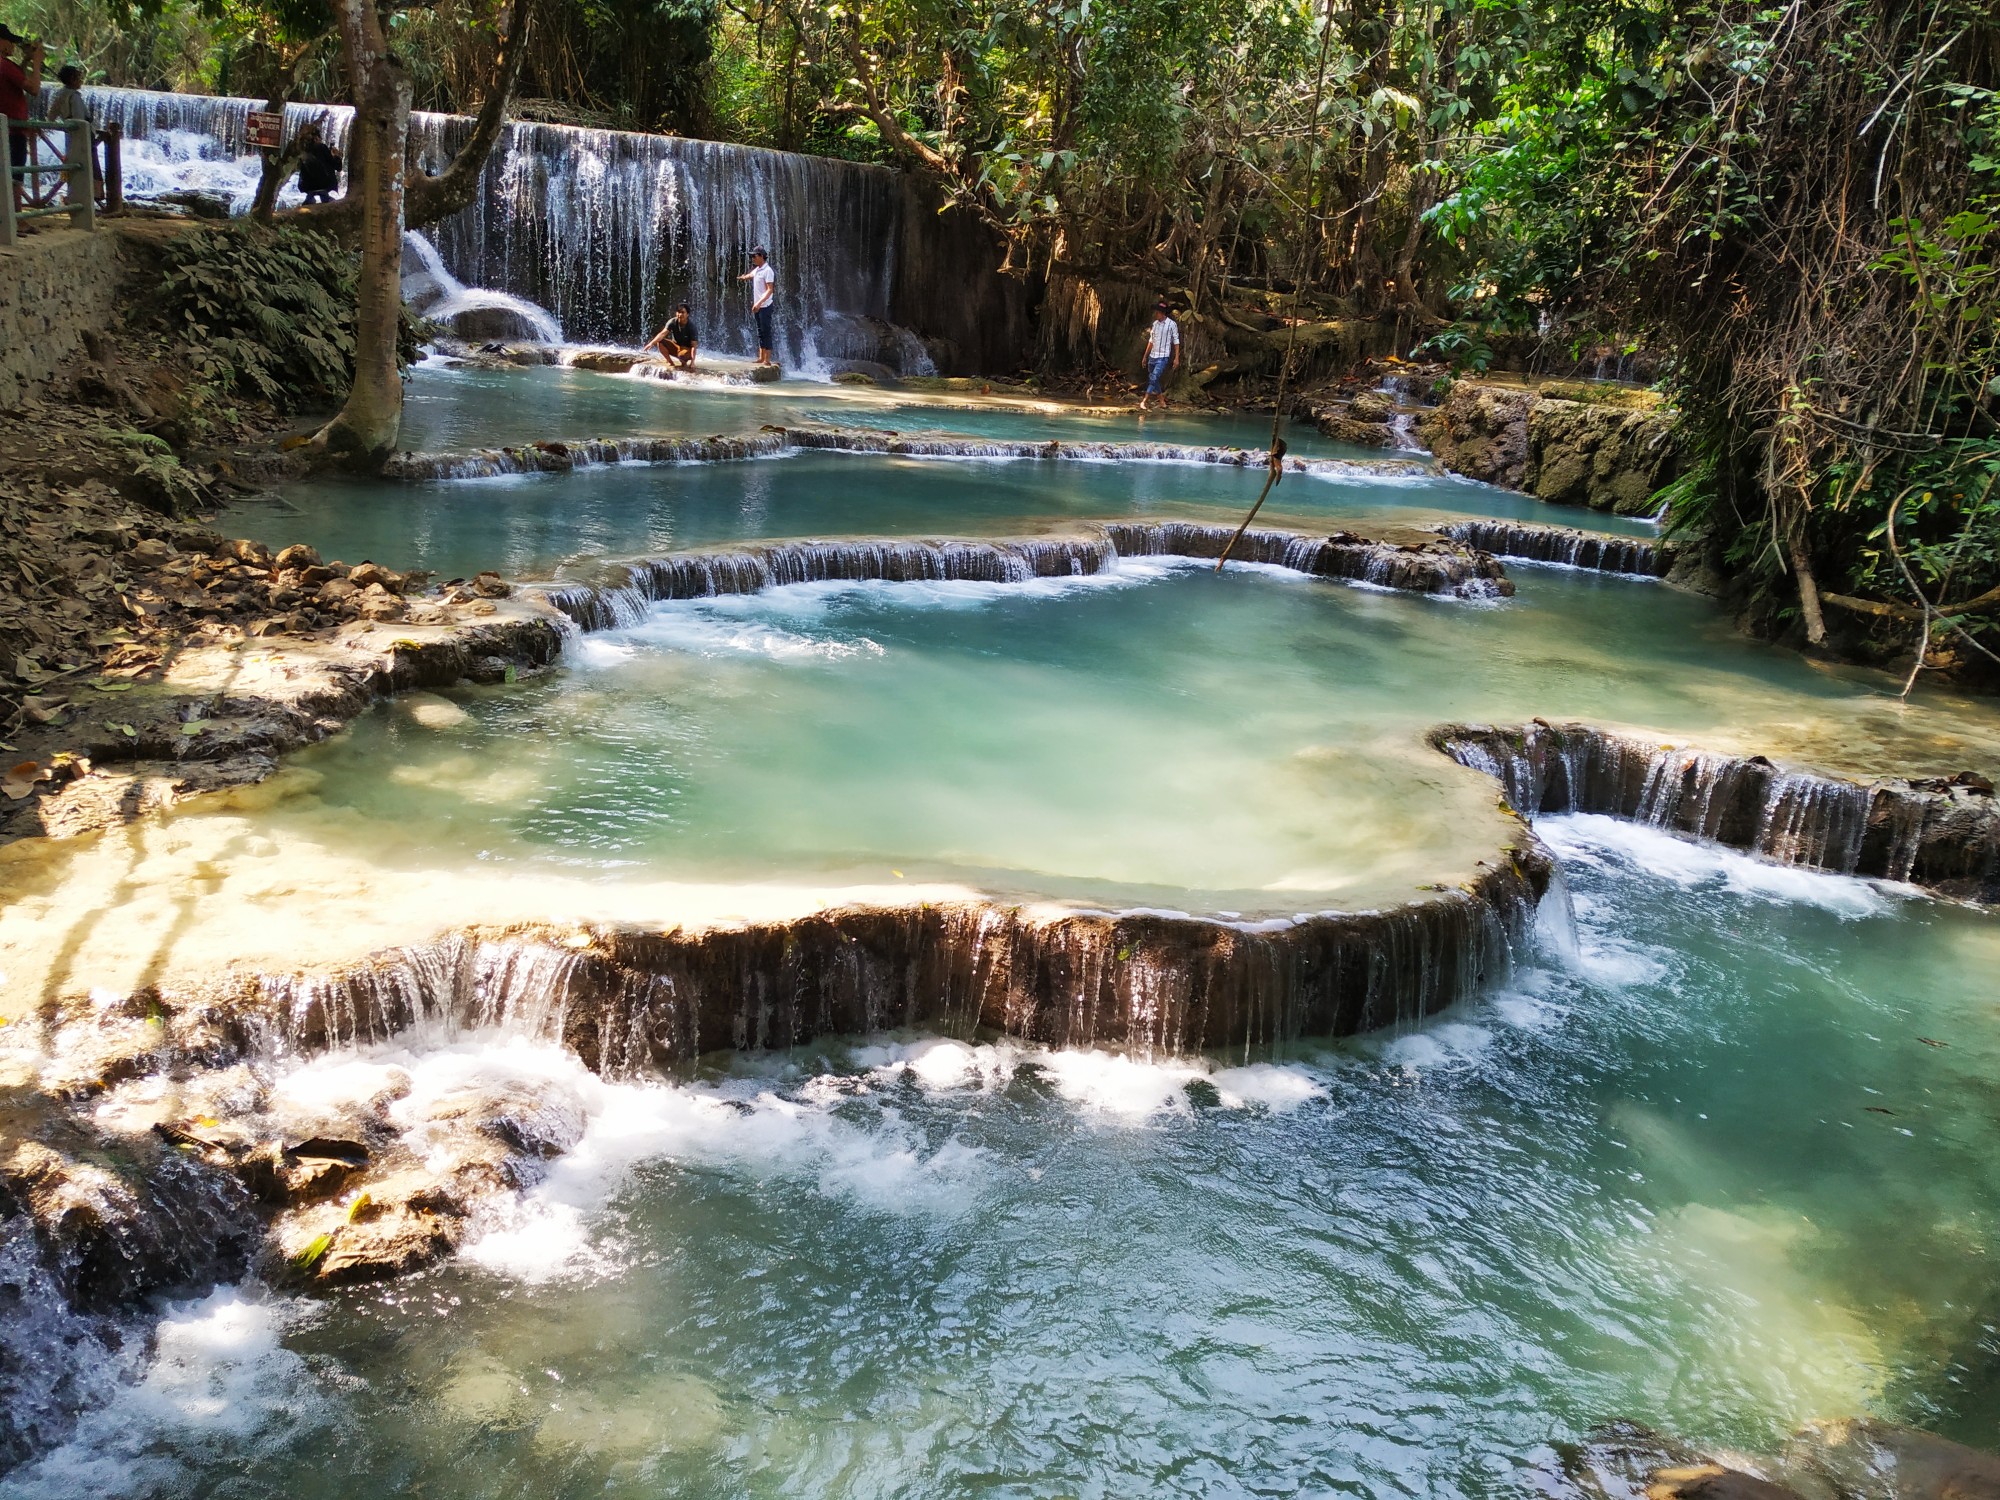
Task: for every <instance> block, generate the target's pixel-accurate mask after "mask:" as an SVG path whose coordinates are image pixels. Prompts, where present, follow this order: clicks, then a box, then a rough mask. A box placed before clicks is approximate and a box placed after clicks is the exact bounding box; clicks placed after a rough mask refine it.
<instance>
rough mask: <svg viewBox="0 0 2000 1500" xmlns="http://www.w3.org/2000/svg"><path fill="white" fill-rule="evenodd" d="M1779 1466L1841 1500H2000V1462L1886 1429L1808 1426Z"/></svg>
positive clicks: (1852, 1424)
mask: <svg viewBox="0 0 2000 1500" xmlns="http://www.w3.org/2000/svg"><path fill="white" fill-rule="evenodd" d="M1779 1467H1780V1470H1781V1472H1783V1473H1784V1475H1785V1477H1786V1478H1787V1479H1788V1480H1789V1481H1790V1482H1792V1483H1794V1484H1796V1485H1798V1487H1799V1488H1800V1489H1812V1490H1818V1491H1821V1492H1826V1491H1830V1492H1831V1493H1833V1494H1835V1495H1838V1496H1840V1497H1841V1500H2000V1456H1995V1455H1994V1454H1991V1453H1983V1452H1981V1451H1980V1450H1978V1449H1976V1448H1968V1447H1966V1446H1965V1445H1963V1444H1962V1443H1954V1442H1951V1441H1949V1440H1947V1439H1945V1438H1941V1437H1937V1436H1935V1435H1933V1434H1931V1433H1928V1432H1918V1431H1916V1430H1914V1429H1912V1428H1908V1427H1895V1426H1892V1425H1890V1424H1888V1423H1886V1422H1876V1421H1870V1420H1865V1419H1863V1420H1856V1421H1840V1422H1811V1423H1808V1424H1807V1425H1806V1426H1804V1427H1802V1428H1800V1429H1799V1431H1798V1432H1797V1433H1796V1434H1795V1435H1794V1436H1793V1437H1792V1439H1791V1441H1790V1442H1789V1443H1787V1444H1786V1445H1785V1449H1784V1452H1783V1453H1782V1454H1781V1455H1780V1458H1779Z"/></svg>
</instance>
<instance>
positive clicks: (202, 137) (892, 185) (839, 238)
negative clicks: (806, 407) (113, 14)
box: [87, 88, 931, 373]
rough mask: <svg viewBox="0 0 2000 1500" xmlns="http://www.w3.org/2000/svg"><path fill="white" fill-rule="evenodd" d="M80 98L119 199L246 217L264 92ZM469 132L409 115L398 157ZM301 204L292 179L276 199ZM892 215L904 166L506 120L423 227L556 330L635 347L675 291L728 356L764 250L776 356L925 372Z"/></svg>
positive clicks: (460, 262)
mask: <svg viewBox="0 0 2000 1500" xmlns="http://www.w3.org/2000/svg"><path fill="white" fill-rule="evenodd" d="M87 97H88V98H89V100H90V103H91V107H92V109H93V110H94V111H95V112H96V115H97V118H98V119H99V120H101V121H106V122H113V121H115V122H116V123H117V124H118V125H119V126H120V127H121V128H122V130H123V131H124V135H125V138H126V141H127V142H128V145H127V147H126V153H125V160H126V171H127V176H128V180H129V181H130V184H131V189H132V196H134V197H145V196H149V195H156V194H158V193H160V192H163V191H167V190H169V189H172V188H181V189H195V190H197V191H202V192H207V193H212V194H215V195H217V196H218V197H220V198H222V199H224V200H226V201H227V202H228V203H229V205H230V206H231V208H232V209H233V210H234V211H235V212H238V213H241V212H244V211H247V209H248V208H249V206H250V203H251V200H252V198H253V197H254V195H255V192H256V186H257V179H258V173H259V170H260V168H261V160H260V158H259V157H258V156H257V154H256V153H255V152H253V151H251V150H250V149H249V147H248V145H247V121H248V116H249V114H250V112H251V111H252V110H258V109H262V108H263V105H262V103H261V102H259V101H257V100H254V99H242V98H226V97H209V96H200V95H188V94H170V93H157V92H153V91H150V90H144V89H103V88H100V89H91V90H88V91H87ZM285 115H286V121H287V126H288V128H289V129H293V130H296V129H297V128H298V127H299V126H301V125H303V124H304V123H306V122H307V121H308V120H318V121H320V122H322V124H323V127H324V129H325V131H326V134H327V136H328V138H329V140H332V141H337V142H341V143H343V144H344V142H345V139H346V135H347V131H348V127H349V125H350V124H351V122H352V119H353V111H352V110H351V109H349V108H347V107H345V106H338V105H298V104H294V105H288V106H287V107H286V110H285ZM471 130H472V121H471V120H470V119H468V118H466V117H464V116H461V115H439V114H428V113H422V112H419V113H416V114H413V115H412V116H411V119H410V134H411V142H412V154H413V155H414V157H415V158H416V160H417V161H418V162H419V163H420V164H421V165H422V166H423V167H424V168H425V169H426V170H429V171H439V170H442V169H443V167H444V166H445V165H446V164H448V163H449V162H450V160H451V158H452V156H453V154H454V152H455V151H456V150H457V148H458V146H459V145H460V144H461V143H462V142H463V141H464V140H465V139H466V138H467V136H468V135H469V134H470V133H471ZM297 201H298V194H297V191H296V189H294V188H292V187H291V186H289V185H288V186H287V187H286V189H285V191H284V193H283V194H282V195H281V197H280V202H281V203H285V204H291V203H296V202H297ZM904 211H905V210H904V189H903V184H902V181H901V178H900V176H899V174H898V173H896V172H895V171H893V170H891V169H889V168H887V167H876V166H867V165H863V164H860V163H854V162H843V161H835V160H830V159H828V158H824V157H814V156H802V155H796V154H793V153H789V152H780V151H765V150H761V149H758V148H756V147H750V146H732V145H723V144H719V143H717V142H712V141H691V140H685V139H681V138H678V137H670V136H654V135H635V134H629V133H626V132H621V131H611V130H587V129H582V128H579V127H575V126H568V125H541V124H532V123H528V122H516V123H514V124H511V125H509V126H507V127H506V128H505V129H504V130H503V131H502V133H501V137H500V140H499V143H498V144H497V145H496V146H495V147H494V150H493V154H492V156H491V157H490V158H489V160H488V162H487V165H486V170H485V174H484V177H483V179H482V183H481V188H480V195H479V198H478V199H477V201H475V203H474V204H473V205H472V206H471V207H470V208H468V209H466V210H465V211H463V212H462V213H459V214H456V215H454V216H452V217H451V218H449V219H446V220H444V221H443V222H441V223H439V224H436V225H433V226H431V227H430V229H429V230H428V234H429V236H430V239H431V241H433V242H434V243H435V245H436V248H437V250H438V252H439V255H440V256H441V260H442V265H443V266H444V267H445V268H447V270H448V274H449V275H450V276H451V277H452V278H453V279H454V280H456V281H457V282H458V283H460V284H461V285H462V286H464V287H473V288H483V289H487V290H490V291H493V292H498V293H505V294H507V295H509V296H511V297H513V298H515V299H518V300H519V301H521V302H525V303H528V304H532V305H533V306H534V307H536V308H545V309H547V310H548V311H549V312H550V313H551V314H552V315H553V316H554V318H555V320H556V322H557V323H558V324H559V325H560V329H561V332H562V335H563V337H565V338H567V339H569V340H573V341H594V342H607V343H620V344H627V345H631V344H638V343H641V342H643V341H644V340H645V339H646V338H647V337H648V336H649V335H650V334H651V333H652V332H653V331H654V330H655V329H657V328H658V327H659V326H660V324H661V323H663V322H665V321H666V317H667V315H668V313H669V312H670V310H671V308H672V306H673V304H674V303H675V302H677V301H681V300H683V299H684V300H686V301H687V302H688V303H689V304H690V306H691V309H692V312H693V315H694V319H695V323H696V326H697V327H698V328H699V329H700V330H701V335H702V345H703V347H704V348H707V349H711V350H713V351H715V352H717V353H724V354H738V355H742V354H752V353H754V352H755V343H754V330H753V329H752V327H751V320H750V313H749V306H750V303H749V295H748V292H747V291H746V290H745V289H744V287H742V286H740V285H738V284H737V282H736V280H735V278H736V277H737V276H738V275H739V274H740V273H741V272H743V271H744V270H746V269H747V268H748V256H749V252H750V250H751V249H752V248H753V247H754V246H757V245H763V246H765V247H766V248H767V249H768V250H769V251H770V253H771V260H772V265H773V267H774V269H775V270H776V271H777V273H778V297H777V322H778V338H779V344H780V350H779V353H780V356H781V360H782V362H783V363H785V364H787V365H789V366H792V367H794V368H804V369H807V370H813V369H817V368H820V367H822V366H823V364H824V362H825V361H827V360H843V359H851V360H867V361H870V362H875V363H880V364H884V365H888V366H891V367H893V368H896V369H899V370H901V371H903V372H904V373H927V372H928V371H929V370H930V369H931V361H930V356H929V354H928V352H927V351H926V348H925V346H924V345H923V344H922V343H921V341H920V340H918V339H916V338H915V336H914V335H912V334H911V333H910V331H909V330H908V329H904V328H899V327H897V326H896V325H894V324H893V323H892V322H891V321H890V318H891V310H892V304H893V301H894V297H895V292H896V277H897V256H898V254H899V251H900V249H901V244H902V239H903V215H904Z"/></svg>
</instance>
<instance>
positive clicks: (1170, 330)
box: [1146, 318, 1181, 359]
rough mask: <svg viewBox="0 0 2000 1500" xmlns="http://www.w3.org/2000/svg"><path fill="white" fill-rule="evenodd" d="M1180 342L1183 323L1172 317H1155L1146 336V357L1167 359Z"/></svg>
mask: <svg viewBox="0 0 2000 1500" xmlns="http://www.w3.org/2000/svg"><path fill="white" fill-rule="evenodd" d="M1180 343H1181V325H1180V324H1178V323H1176V322H1175V321H1174V320H1173V319H1172V318H1155V319H1154V320H1153V326H1152V329H1151V331H1150V332H1149V334H1148V335H1147V338H1146V358H1148V359H1165V358H1166V357H1167V356H1168V355H1170V354H1172V353H1173V352H1174V350H1176V349H1178V348H1179V347H1180Z"/></svg>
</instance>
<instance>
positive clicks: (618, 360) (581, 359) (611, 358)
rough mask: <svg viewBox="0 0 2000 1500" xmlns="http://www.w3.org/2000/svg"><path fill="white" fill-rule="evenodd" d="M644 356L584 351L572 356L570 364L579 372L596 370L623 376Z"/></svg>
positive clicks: (609, 350)
mask: <svg viewBox="0 0 2000 1500" xmlns="http://www.w3.org/2000/svg"><path fill="white" fill-rule="evenodd" d="M641 358H643V356H641V355H638V354H628V353H626V352H625V351H623V350H620V349H583V350H579V351H578V352H577V353H575V354H573V355H571V356H570V361H569V362H570V364H571V365H572V366H573V367H574V368H576V369H579V370H596V371H598V372H599V373H600V374H605V375H623V374H625V373H626V372H627V371H628V370H630V369H631V368H632V366H634V365H636V364H637V363H639V361H640V359H641Z"/></svg>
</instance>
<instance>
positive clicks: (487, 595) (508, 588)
mask: <svg viewBox="0 0 2000 1500" xmlns="http://www.w3.org/2000/svg"><path fill="white" fill-rule="evenodd" d="M472 591H473V592H474V593H475V594H477V595H479V597H480V598H482V599H505V598H506V597H507V596H508V595H509V594H511V593H513V592H514V586H513V585H512V584H510V583H508V582H507V581H506V580H505V579H503V578H502V577H501V576H500V575H499V574H498V573H493V572H486V573H479V574H475V575H474V576H473V580H472Z"/></svg>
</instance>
